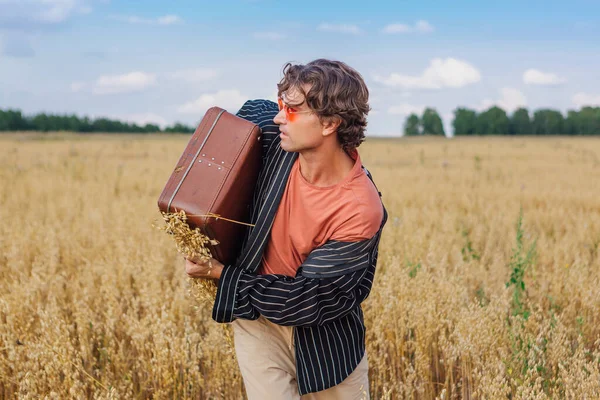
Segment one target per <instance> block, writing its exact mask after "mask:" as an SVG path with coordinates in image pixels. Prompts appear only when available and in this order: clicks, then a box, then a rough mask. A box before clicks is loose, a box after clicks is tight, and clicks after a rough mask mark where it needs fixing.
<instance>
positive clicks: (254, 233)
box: [235, 149, 298, 272]
mask: <svg viewBox="0 0 600 400" xmlns="http://www.w3.org/2000/svg"><path fill="white" fill-rule="evenodd" d="M279 150H280V151H281V152H282V153H283V154H279V156H280V157H281V160H280V162H278V163H276V164H273V165H272V166H271V167H270V170H268V171H265V173H266V178H265V179H269V183H268V184H267V185H265V186H264V189H263V193H260V195H259V196H258V198H259V199H264V200H263V201H262V203H261V204H260V208H259V210H258V215H257V217H256V221H255V226H254V227H253V228H252V230H251V231H250V232H249V234H248V235H249V236H248V240H247V241H246V244H245V246H244V248H243V249H242V252H241V253H240V256H239V257H238V259H237V261H236V263H235V266H236V267H237V268H243V269H244V270H246V271H249V272H256V271H257V270H258V268H259V267H260V262H261V259H262V254H263V252H264V249H265V245H266V244H267V240H268V239H269V233H270V232H271V227H272V226H273V221H274V220H275V215H276V214H277V209H278V208H279V203H280V202H281V197H282V196H283V192H284V191H285V188H286V186H287V181H288V178H289V175H290V171H291V170H292V166H293V165H294V161H296V158H297V157H298V153H289V152H286V151H284V150H283V149H279Z"/></svg>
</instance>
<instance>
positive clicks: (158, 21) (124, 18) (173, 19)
mask: <svg viewBox="0 0 600 400" xmlns="http://www.w3.org/2000/svg"><path fill="white" fill-rule="evenodd" d="M110 19H113V20H115V21H120V22H126V23H128V24H145V25H174V24H179V23H182V22H183V19H181V18H180V17H179V16H177V15H163V16H162V17H157V18H144V17H139V16H137V15H111V16H110Z"/></svg>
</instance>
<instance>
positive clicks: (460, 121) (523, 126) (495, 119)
mask: <svg viewBox="0 0 600 400" xmlns="http://www.w3.org/2000/svg"><path fill="white" fill-rule="evenodd" d="M452 127H453V129H454V136H469V135H586V136H587V135H600V107H582V108H581V109H580V110H579V111H568V112H567V115H566V116H564V115H563V114H562V113H561V112H560V111H556V110H551V109H540V110H537V111H535V112H534V113H533V116H530V114H529V111H528V110H527V109H526V108H519V109H517V110H515V111H514V112H513V113H512V114H511V115H510V116H509V115H508V114H507V113H506V112H505V111H504V110H503V109H502V108H500V107H498V106H493V107H490V108H489V109H487V110H485V111H482V112H479V113H478V112H477V111H475V110H471V109H469V108H463V107H459V108H457V109H455V110H454V119H453V121H452ZM445 133H446V132H445V131H444V124H443V123H442V119H441V118H440V116H439V114H438V112H437V111H436V110H435V109H434V108H426V109H425V110H424V111H423V114H422V115H421V116H420V117H419V116H418V115H417V114H414V113H413V114H411V115H409V116H408V117H407V118H406V121H405V123H404V135H405V136H416V135H424V134H425V135H445Z"/></svg>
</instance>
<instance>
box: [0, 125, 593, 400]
mask: <svg viewBox="0 0 600 400" xmlns="http://www.w3.org/2000/svg"><path fill="white" fill-rule="evenodd" d="M188 139H189V136H173V135H171V136H168V135H162V136H161V135H157V136H134V135H129V136H126V135H123V136H109V135H105V136H102V135H95V136H92V135H90V136H78V135H69V134H51V135H39V134H21V135H17V134H7V135H3V136H2V137H0V154H1V155H2V156H1V157H0V177H1V180H2V186H1V189H0V217H1V224H0V278H1V279H0V398H3V399H12V398H19V399H38V398H47V399H70V398H74V399H109V398H115V399H117V398H118V399H147V398H154V399H221V398H225V399H239V398H243V396H244V395H243V384H242V382H241V377H240V374H239V371H238V368H237V364H236V361H235V358H234V355H233V354H232V352H231V348H230V347H229V344H228V343H227V341H226V340H225V339H224V335H223V329H222V327H221V326H220V325H218V324H216V323H214V322H213V321H212V320H211V319H210V307H207V306H205V305H201V304H198V303H197V302H195V301H194V298H193V297H192V296H190V294H189V282H188V280H187V277H186V276H185V273H184V264H183V259H182V256H181V255H179V254H177V252H176V250H175V245H174V243H173V241H172V239H171V238H169V237H168V236H167V235H166V234H164V232H160V231H158V230H157V229H156V228H154V227H152V224H153V223H157V222H160V219H159V218H160V214H159V213H158V209H157V205H156V201H157V199H158V196H159V194H160V192H161V190H162V188H163V185H164V184H165V183H166V180H167V179H168V177H169V175H170V173H171V170H172V169H173V167H174V166H175V164H176V162H177V160H178V158H179V156H180V154H181V152H182V151H183V149H184V147H185V145H186V143H187V140H188ZM359 150H360V153H361V157H362V159H363V162H364V164H365V166H366V167H367V168H368V169H369V170H370V171H371V172H372V174H373V176H374V179H375V182H376V183H377V185H378V187H379V189H380V191H381V192H382V193H383V199H384V203H385V205H386V207H387V210H388V212H389V220H388V224H387V225H386V228H385V230H384V233H383V238H382V242H381V246H380V258H379V263H378V269H377V274H376V280H375V283H374V286H373V291H372V292H371V295H370V297H369V298H368V299H367V301H366V302H365V303H364V305H363V307H364V310H365V315H366V323H367V351H368V354H369V362H370V384H371V387H370V390H371V396H372V398H374V399H563V398H567V399H597V398H600V273H599V267H600V248H599V247H600V140H598V139H594V138H563V137H552V138H499V137H486V138H454V139H440V138H438V139H433V138H409V139H401V140H383V139H381V140H378V139H370V140H367V142H366V143H364V144H363V145H362V146H361V147H360V149H359Z"/></svg>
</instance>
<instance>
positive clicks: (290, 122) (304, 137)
mask: <svg viewBox="0 0 600 400" xmlns="http://www.w3.org/2000/svg"><path fill="white" fill-rule="evenodd" d="M303 89H304V90H305V91H306V92H308V90H309V89H310V85H305V86H303ZM282 99H283V102H284V103H285V104H287V105H289V106H290V110H289V112H290V113H291V114H293V115H291V118H290V119H288V118H287V117H286V113H285V110H283V109H282V110H280V111H279V113H278V114H277V115H276V116H275V118H274V119H273V121H274V122H275V123H276V124H277V125H279V130H280V131H281V148H282V149H283V150H285V151H288V152H301V151H303V150H310V149H315V148H317V147H319V146H320V145H321V143H323V141H324V139H325V136H326V135H324V130H323V125H321V122H320V121H319V117H318V116H317V114H316V113H315V112H313V111H312V110H311V109H310V107H308V105H307V104H306V101H305V98H304V96H303V95H302V93H301V92H300V91H298V90H297V89H296V88H290V89H289V90H288V91H287V92H285V93H283V94H282ZM298 104H299V105H298ZM292 105H293V106H292ZM294 112H298V113H297V114H295V113H294Z"/></svg>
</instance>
